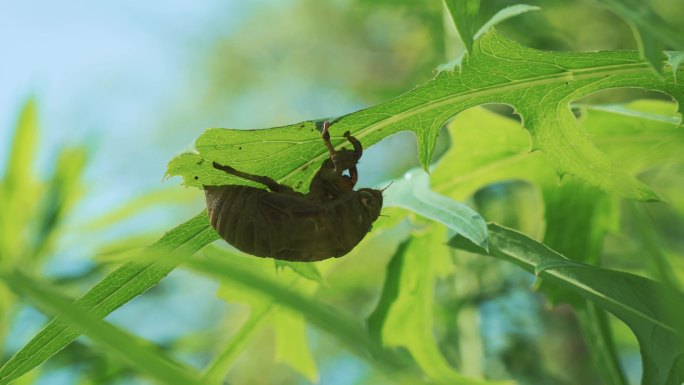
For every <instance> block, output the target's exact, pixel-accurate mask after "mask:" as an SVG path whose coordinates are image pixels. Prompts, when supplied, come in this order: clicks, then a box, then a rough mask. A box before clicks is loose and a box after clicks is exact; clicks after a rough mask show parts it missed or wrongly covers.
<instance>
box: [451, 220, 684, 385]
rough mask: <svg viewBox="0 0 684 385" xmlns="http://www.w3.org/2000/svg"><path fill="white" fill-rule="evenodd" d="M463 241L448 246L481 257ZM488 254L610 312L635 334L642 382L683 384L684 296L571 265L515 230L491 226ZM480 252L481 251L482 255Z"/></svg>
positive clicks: (630, 278)
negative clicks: (639, 350)
mask: <svg viewBox="0 0 684 385" xmlns="http://www.w3.org/2000/svg"><path fill="white" fill-rule="evenodd" d="M462 239H463V238H460V239H459V238H454V239H452V240H451V241H450V244H451V245H453V246H455V247H458V248H463V249H466V250H469V251H473V252H478V253H480V254H482V251H481V249H479V248H477V247H476V246H475V245H472V244H466V242H467V243H470V242H468V241H463V240H462ZM489 239H490V253H489V255H492V256H494V257H497V258H500V259H504V260H508V261H511V262H513V263H515V264H516V265H518V266H520V267H522V268H524V269H525V270H527V271H529V272H535V270H537V269H538V267H539V266H542V265H546V268H545V269H544V270H543V271H539V275H540V276H541V277H542V278H543V279H544V280H545V281H546V282H549V283H551V284H553V285H558V286H559V287H561V288H563V289H566V290H569V291H571V292H573V293H575V294H577V295H579V296H581V297H582V298H585V299H587V300H590V301H592V302H594V303H595V304H596V305H598V306H600V307H602V308H603V309H605V310H608V311H610V312H611V313H613V314H614V315H615V316H617V317H618V318H620V319H621V320H622V321H623V322H625V323H626V324H627V325H628V326H629V327H630V328H631V329H632V331H633V332H634V334H635V335H636V337H637V339H638V340H639V345H640V347H641V353H642V360H643V368H644V372H643V378H642V384H644V385H653V384H662V385H679V384H681V383H682V381H684V361H683V360H682V357H684V326H683V325H684V306H683V305H682V304H684V295H682V294H681V293H679V292H677V291H673V290H670V289H669V288H667V287H666V286H664V285H661V284H659V283H657V282H654V281H651V280H649V279H646V278H643V277H640V276H637V275H633V274H629V273H623V272H619V271H614V270H609V269H603V268H599V267H594V266H591V265H585V264H581V263H578V262H573V261H570V260H568V259H566V258H565V257H563V256H562V255H560V254H558V253H557V252H555V251H553V250H551V249H550V248H548V247H546V246H545V245H543V244H541V243H539V242H536V241H534V240H532V239H531V238H528V237H527V236H525V235H523V234H521V233H518V232H516V231H514V230H511V229H507V228H504V227H501V226H499V225H496V224H490V225H489ZM478 250H479V251H478Z"/></svg>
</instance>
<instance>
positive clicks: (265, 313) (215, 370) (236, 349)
mask: <svg viewBox="0 0 684 385" xmlns="http://www.w3.org/2000/svg"><path fill="white" fill-rule="evenodd" d="M275 308H276V305H275V304H274V303H271V304H270V305H268V306H264V307H262V308H260V309H257V310H256V311H254V312H252V314H250V316H249V319H248V320H247V322H245V323H244V325H242V327H240V329H239V330H238V331H237V332H235V334H234V335H233V336H232V338H231V339H230V342H228V344H227V345H226V347H225V348H224V349H223V350H222V351H221V352H220V353H219V354H217V355H216V356H215V357H214V359H212V361H211V363H210V364H209V365H207V367H206V369H205V370H204V374H203V376H202V380H203V381H204V382H205V383H209V384H219V383H221V382H222V381H223V380H224V379H225V378H226V376H227V375H228V372H229V371H230V368H231V366H232V365H233V362H235V359H237V357H238V356H239V355H240V353H242V351H243V350H244V349H245V348H246V347H247V344H248V343H249V341H250V340H251V339H252V337H253V336H254V334H255V333H256V331H258V330H259V328H260V327H261V326H262V325H263V324H264V321H265V320H267V319H268V318H269V316H270V315H271V313H272V311H273V310H274V309H275Z"/></svg>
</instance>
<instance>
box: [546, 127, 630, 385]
mask: <svg viewBox="0 0 684 385" xmlns="http://www.w3.org/2000/svg"><path fill="white" fill-rule="evenodd" d="M613 124H615V122H613ZM546 212H547V223H548V226H547V231H546V236H545V238H544V242H545V243H546V244H547V245H548V246H549V247H551V248H552V249H554V250H557V251H558V252H560V253H562V254H563V255H565V256H566V257H568V258H570V259H572V260H573V261H579V262H584V263H590V264H593V265H600V264H601V261H600V257H601V252H602V248H603V243H604V238H605V235H606V234H607V233H608V232H609V231H615V232H617V230H618V227H619V215H618V212H619V207H618V202H617V199H615V198H614V197H611V196H609V195H608V194H606V193H605V192H602V191H600V190H597V189H595V188H592V187H591V186H587V185H583V184H581V183H577V181H569V182H566V183H563V184H562V185H561V186H558V187H556V188H555V189H551V188H549V189H547V191H546ZM539 267H540V266H538V268H539ZM547 268H549V267H547ZM551 294H552V295H550V297H553V298H552V299H553V301H554V302H555V301H565V302H574V303H576V305H575V308H576V309H577V313H578V321H579V325H580V328H581V330H582V333H583V334H584V337H585V338H584V340H585V343H586V344H587V347H588V348H589V353H590V354H591V357H592V360H593V361H594V363H595V365H594V366H595V367H596V369H597V371H598V372H599V374H600V375H601V376H602V377H603V380H604V382H606V383H608V384H616V385H617V384H623V385H626V384H627V381H626V379H625V377H624V375H623V373H622V371H621V369H620V363H619V360H618V355H617V351H616V350H617V349H616V348H615V344H614V342H613V337H612V332H611V329H610V324H609V323H608V320H607V315H606V314H605V310H603V309H602V308H600V307H598V306H596V304H594V303H593V302H591V301H589V300H586V299H585V300H579V301H576V298H567V291H560V292H558V291H554V292H552V293H551Z"/></svg>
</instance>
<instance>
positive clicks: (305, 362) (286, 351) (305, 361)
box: [271, 310, 318, 383]
mask: <svg viewBox="0 0 684 385" xmlns="http://www.w3.org/2000/svg"><path fill="white" fill-rule="evenodd" d="M271 321H272V324H273V328H274V330H275V336H276V344H275V349H276V353H275V354H276V361H277V362H284V363H286V364H287V365H289V366H290V367H291V368H293V369H294V370H296V371H297V372H299V373H301V374H302V375H303V376H304V377H306V379H307V380H309V381H311V382H314V383H316V382H318V370H317V369H316V361H315V360H314V358H313V355H312V354H311V350H310V349H309V345H308V343H307V338H306V322H305V318H304V317H303V316H301V315H299V314H297V313H293V312H290V311H285V310H280V311H277V312H275V313H274V314H273V316H272V319H271Z"/></svg>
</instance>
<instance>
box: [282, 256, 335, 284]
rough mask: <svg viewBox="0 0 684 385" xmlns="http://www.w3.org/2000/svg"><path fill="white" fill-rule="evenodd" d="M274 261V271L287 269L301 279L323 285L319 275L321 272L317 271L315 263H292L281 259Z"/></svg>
mask: <svg viewBox="0 0 684 385" xmlns="http://www.w3.org/2000/svg"><path fill="white" fill-rule="evenodd" d="M274 261H275V266H276V269H284V268H286V267H287V268H289V269H291V270H292V271H294V272H295V273H297V274H299V276H300V277H302V278H306V279H308V280H311V281H314V282H316V283H318V284H321V285H322V284H324V280H323V276H322V275H321V272H320V271H318V267H316V264H315V263H310V262H293V261H285V260H281V259H275V260H274Z"/></svg>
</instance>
